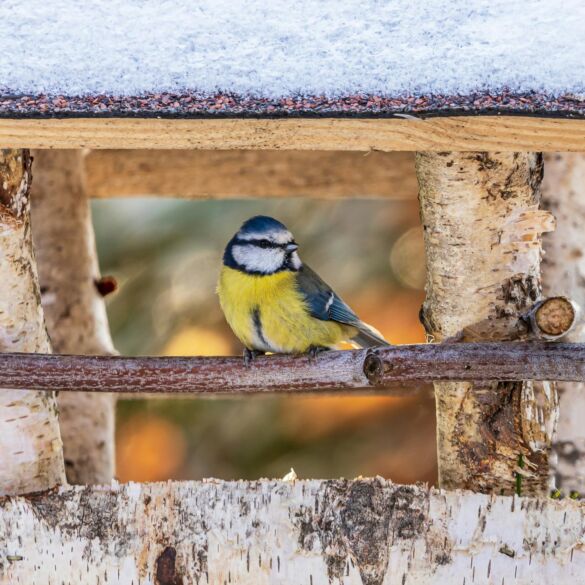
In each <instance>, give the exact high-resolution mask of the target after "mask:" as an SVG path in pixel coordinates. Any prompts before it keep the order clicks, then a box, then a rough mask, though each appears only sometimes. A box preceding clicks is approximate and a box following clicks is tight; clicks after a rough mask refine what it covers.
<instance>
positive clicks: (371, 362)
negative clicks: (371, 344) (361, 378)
mask: <svg viewBox="0 0 585 585" xmlns="http://www.w3.org/2000/svg"><path fill="white" fill-rule="evenodd" d="M364 374H365V376H366V378H367V379H368V380H369V382H370V384H372V385H373V386H379V385H380V384H381V383H382V378H383V376H384V362H383V361H382V360H381V359H380V358H379V357H378V356H377V355H376V354H375V353H368V355H366V359H365V360H364Z"/></svg>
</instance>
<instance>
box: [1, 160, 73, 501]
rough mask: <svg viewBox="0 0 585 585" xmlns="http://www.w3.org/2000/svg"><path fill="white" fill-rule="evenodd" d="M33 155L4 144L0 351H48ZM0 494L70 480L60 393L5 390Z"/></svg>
mask: <svg viewBox="0 0 585 585" xmlns="http://www.w3.org/2000/svg"><path fill="white" fill-rule="evenodd" d="M30 182H31V158H30V155H29V153H28V151H26V150H0V351H2V352H14V351H18V352H32V353H36V352H39V353H49V352H50V350H51V348H50V343H49V338H48V336H47V332H46V329H45V323H44V320H43V310H42V308H41V299H40V295H39V285H38V279H37V271H36V266H35V259H34V254H33V247H32V239H31V233H30V218H29V191H30ZM0 423H1V428H0V494H20V493H28V492H34V491H39V490H44V489H48V488H51V487H53V486H55V485H57V484H60V483H63V482H64V481H65V473H64V467H63V451H62V448H61V446H62V444H61V437H60V435H59V424H58V421H57V408H56V404H55V396H54V394H53V393H52V392H50V393H46V392H34V391H26V390H24V391H23V390H6V389H2V391H1V392H0Z"/></svg>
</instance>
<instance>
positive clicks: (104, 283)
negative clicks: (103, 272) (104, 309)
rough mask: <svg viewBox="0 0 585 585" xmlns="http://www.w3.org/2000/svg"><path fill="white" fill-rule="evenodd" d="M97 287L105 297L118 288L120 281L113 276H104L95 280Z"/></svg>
mask: <svg viewBox="0 0 585 585" xmlns="http://www.w3.org/2000/svg"><path fill="white" fill-rule="evenodd" d="M94 283H95V287H96V288H97V290H98V292H99V293H100V295H102V297H105V296H107V295H109V294H111V293H113V292H114V291H116V290H117V289H118V282H117V281H116V279H115V278H114V277H113V276H102V277H101V278H98V279H96V280H95V281H94Z"/></svg>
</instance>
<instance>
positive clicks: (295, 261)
mask: <svg viewBox="0 0 585 585" xmlns="http://www.w3.org/2000/svg"><path fill="white" fill-rule="evenodd" d="M290 265H291V268H292V269H293V270H299V269H300V268H301V266H302V265H303V263H302V262H301V259H300V257H299V255H298V253H297V252H293V253H292V254H291V255H290Z"/></svg>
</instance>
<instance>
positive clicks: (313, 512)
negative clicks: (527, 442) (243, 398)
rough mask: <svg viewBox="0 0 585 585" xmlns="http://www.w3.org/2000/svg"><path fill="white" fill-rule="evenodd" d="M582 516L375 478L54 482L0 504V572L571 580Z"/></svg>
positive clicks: (147, 579)
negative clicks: (64, 484) (111, 483)
mask: <svg viewBox="0 0 585 585" xmlns="http://www.w3.org/2000/svg"><path fill="white" fill-rule="evenodd" d="M584 512H585V505H584V504H582V503H578V502H574V501H571V500H564V501H561V502H559V501H554V500H550V499H543V500H534V499H530V498H518V497H507V496H488V495H482V494H474V493H470V492H460V491H458V492H439V491H437V490H433V489H428V488H425V487H422V486H400V485H393V484H391V483H390V482H387V481H385V480H382V479H374V480H355V481H345V480H331V481H317V480H312V481H268V480H264V481H258V482H243V481H241V482H222V481H215V480H209V481H205V482H184V483H164V484H163V483H160V484H127V485H123V486H119V485H114V486H113V487H111V488H110V487H93V488H82V487H67V488H61V489H59V490H57V491H55V492H51V493H47V494H40V495H35V496H31V497H12V498H5V499H4V500H1V501H0V580H1V582H2V583H10V584H11V585H16V584H22V585H25V584H26V585H29V584H30V583H34V584H35V585H49V584H56V583H79V584H88V585H89V584H95V583H100V584H101V585H110V584H116V585H120V584H125V585H130V584H134V585H147V584H148V585H154V584H155V583H156V584H157V585H179V584H182V585H187V584H191V583H192V584H202V585H203V584H209V585H224V584H225V583H237V584H238V585H269V584H275V583H278V584H279V585H299V584H307V585H310V584H312V585H328V584H342V583H343V585H408V584H409V583H411V584H416V585H426V584H428V585H431V584H432V585H462V584H463V583H466V584H471V583H481V584H483V585H490V584H493V585H502V583H503V584H504V585H506V584H514V585H528V584H530V585H533V584H535V583H545V582H546V583H554V584H555V585H565V584H566V585H569V584H571V585H573V584H574V583H580V582H582V579H583V574H585V552H584V548H585V514H584Z"/></svg>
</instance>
